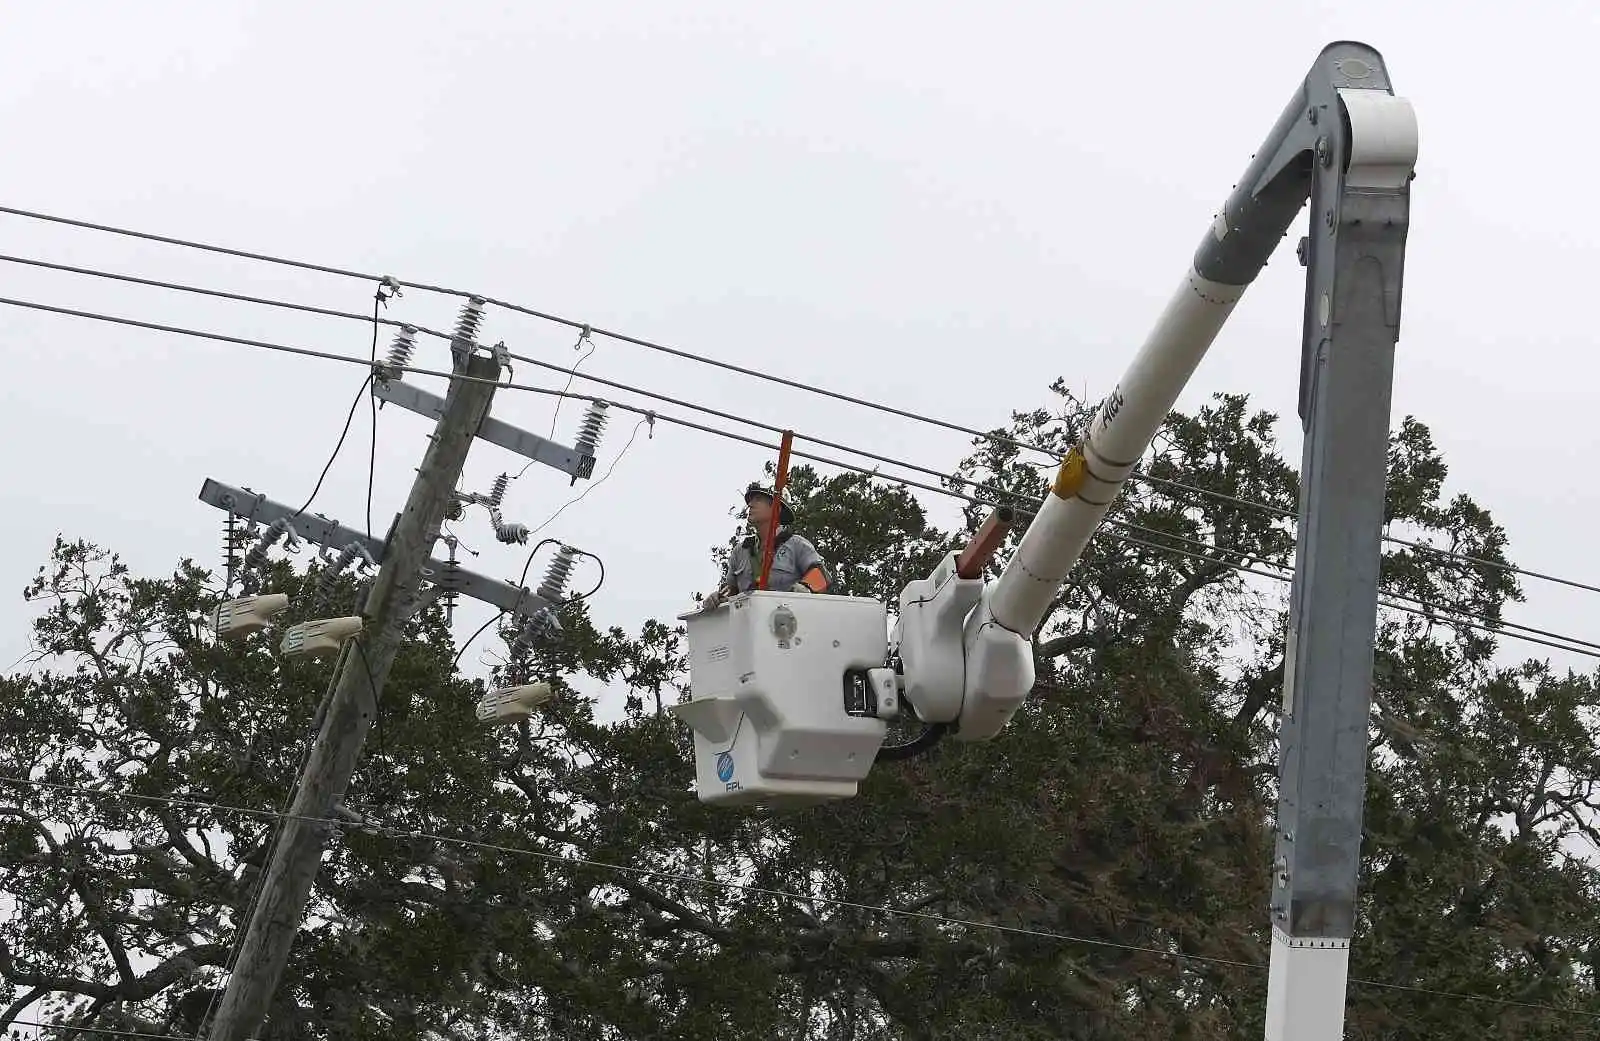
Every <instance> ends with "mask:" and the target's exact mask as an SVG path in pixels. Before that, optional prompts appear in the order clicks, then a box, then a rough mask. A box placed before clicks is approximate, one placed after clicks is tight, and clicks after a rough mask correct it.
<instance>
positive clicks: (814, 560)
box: [701, 481, 829, 611]
mask: <svg viewBox="0 0 1600 1041" xmlns="http://www.w3.org/2000/svg"><path fill="white" fill-rule="evenodd" d="M775 498H776V496H774V495H773V492H772V489H771V488H769V487H767V486H765V485H763V484H761V483H760V482H759V481H757V482H753V483H752V484H751V485H750V486H749V487H748V488H746V489H745V490H744V505H745V511H746V515H747V516H748V518H749V521H750V527H751V528H752V529H753V531H754V533H753V534H751V535H747V536H746V537H745V538H743V539H741V540H740V542H739V544H738V545H736V546H734V547H733V551H732V552H730V553H729V554H728V562H727V564H726V565H724V566H723V569H722V582H721V584H720V585H718V586H717V588H716V590H715V591H714V592H712V593H711V594H710V595H709V596H707V597H706V598H705V600H703V601H702V602H701V606H702V607H703V608H704V609H705V610H707V611H710V610H713V609H715V608H716V607H717V606H718V605H720V604H721V603H722V601H723V600H724V599H726V598H727V597H730V596H737V595H739V594H740V593H747V592H749V591H750V590H752V589H754V588H755V587H756V583H757V582H758V581H760V579H761V560H762V556H763V553H764V550H765V540H766V538H767V533H768V532H769V531H771V530H772V511H773V509H774V508H775V507H776V509H777V510H778V535H777V538H776V539H774V540H773V542H774V545H775V546H776V547H777V548H776V549H774V550H773V553H772V569H771V571H770V573H769V574H768V576H767V588H768V589H771V590H774V591H777V592H793V593H826V592H827V591H828V585H829V583H828V569H827V564H826V563H825V562H824V561H823V559H822V554H820V553H818V552H817V547H815V546H813V545H812V544H811V542H810V540H808V539H807V538H806V537H805V536H804V535H796V534H795V533H794V532H793V531H790V530H789V525H790V524H791V523H793V522H794V511H793V510H791V509H790V508H789V504H788V503H786V502H781V501H780V502H774V500H775Z"/></svg>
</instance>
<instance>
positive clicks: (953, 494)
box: [0, 297, 1600, 658]
mask: <svg viewBox="0 0 1600 1041" xmlns="http://www.w3.org/2000/svg"><path fill="white" fill-rule="evenodd" d="M0 305H9V306H15V307H23V308H31V309H35V310H42V311H48V312H51V313H55V314H64V315H69V316H72V317H77V318H88V319H93V320H95V321H103V322H110V323H114V324H118V325H128V326H132V327H135V328H143V329H151V330H155V331H158V332H167V333H173V334H176V335H182V336H191V337H196V338H199V339H208V340H217V341H220V342H224V343H232V344H237V345H240V346H246V347H256V348H260V349H263V350H270V351H280V352H283V353H288V354H296V355H302V356H305V357H312V358H320V359H323V360H326V361H337V362H343V363H345V364H353V365H361V366H364V367H367V368H368V370H369V372H370V370H371V363H370V362H369V361H368V360H367V359H364V358H356V357H351V356H349V355H343V354H336V353H333V352H330V351H319V350H313V349H310V348H305V347H292V346H289V345H286V344H278V343H272V342H269V341H264V340H254V339H249V338H246V337H239V336H230V335H227V334H224V333H214V332H206V331H203V330H196V329H188V328H184V327H182V326H173V325H165V324H161V323H155V322H145V321H141V320H139V319H134V318H125V317H122V316H118V315H107V314H101V313H97V312H93V311H81V310H77V309H75V308H66V307H57V306H54V305H50V304H41V303H37V302H33V301H26V300H13V299H9V298H4V297H0ZM394 368H396V369H398V370H399V371H403V372H411V373H416V374H418V375H423V376H438V377H442V378H445V379H456V380H458V381H462V382H491V381H488V380H480V379H474V378H473V377H468V376H464V375H458V374H453V373H448V372H443V371H440V370H437V369H428V368H422V367H419V366H412V365H402V366H395V367H394ZM496 385H497V386H498V387H499V388H500V389H502V390H516V391H523V392H526V393H532V394H544V395H553V396H556V397H568V398H574V399H579V400H586V401H606V402H607V404H610V405H612V406H614V407H616V408H619V409H622V410H623V411H627V412H632V413H634V414H636V415H639V416H641V417H646V418H650V419H659V420H660V421H662V422H664V423H670V424H673V425H676V426H681V427H684V428H687V429H691V430H698V431H701V432H703V433H707V434H711V435H713V436H715V437H721V438H726V439H728V440H732V441H739V442H742V443H744V444H748V445H751V446H754V447H756V448H760V449H763V450H764V451H768V452H775V451H777V450H778V446H777V445H775V444H771V443H768V442H763V441H760V440H757V439H756V438H753V437H747V436H745V435H743V434H738V433H735V432H733V431H731V430H723V429H720V428H717V427H712V426H707V425H706V424H703V423H696V422H694V421H693V420H688V419H683V418H681V417H678V416H671V415H666V414H663V413H658V412H656V411H654V410H653V409H646V408H642V407H640V406H637V405H631V404H628V403H626V402H620V401H607V399H604V398H599V397H596V396H594V395H590V394H578V393H574V392H570V391H560V390H554V389H552V388H549V387H536V386H532V385H529V384H521V383H498V384H496ZM641 393H646V394H648V393H649V392H641ZM830 443H831V442H830ZM840 447H841V448H842V449H843V450H845V451H849V452H852V453H854V454H863V453H861V452H859V451H858V450H855V449H851V448H849V447H847V446H840ZM791 454H792V455H793V456H794V457H795V458H799V459H808V460H810V461H812V462H817V463H821V464H823V465H825V466H832V467H836V468H838V469H841V470H848V471H852V472H855V473H860V474H864V475H866V476H868V477H871V478H877V479H880V480H892V481H894V482H895V483H898V484H901V485H904V486H906V487H910V488H918V489H921V490H924V491H928V492H931V493H933V494H935V495H943V496H947V497H950V498H954V499H960V500H964V501H966V502H969V503H971V504H974V505H979V506H997V505H1002V503H1000V502H997V501H995V500H994V499H991V498H985V497H982V496H976V495H968V494H965V493H963V492H958V491H955V490H954V489H951V488H942V487H939V486H937V485H931V484H928V483H926V482H923V481H916V480H913V479H911V478H906V477H901V476H898V475H885V474H882V473H879V472H878V471H876V470H873V469H868V468H866V467H863V466H860V465H858V464H855V463H849V462H845V461H843V460H839V459H834V458H832V457H829V456H823V455H817V454H815V453H811V452H806V451H803V450H798V449H796V450H794V451H793V452H792V453H791ZM990 490H991V491H992V492H993V493H994V494H996V495H1003V496H1007V497H1011V498H1013V499H1016V500H1018V501H1020V496H1017V495H1016V493H1014V492H1007V491H1004V490H1000V489H990ZM1017 512H1018V513H1019V514H1020V515H1022V516H1026V517H1031V516H1032V515H1033V513H1034V511H1033V510H1031V509H1026V508H1024V509H1020V510H1018V511H1017ZM1163 534H1164V533H1163ZM1111 537H1113V538H1119V539H1122V540H1123V541H1128V537H1127V536H1123V535H1115V534H1113V535H1112V536H1111ZM1167 537H1172V536H1167ZM1150 548H1153V549H1160V550H1165V551H1167V552H1178V553H1182V551H1180V550H1176V549H1173V548H1171V547H1161V546H1154V545H1151V546H1150ZM1235 552H1238V551H1235ZM1183 555H1185V556H1191V557H1193V556H1194V554H1192V553H1183ZM1200 559H1204V560H1211V561H1212V562H1214V563H1221V564H1225V565H1226V566H1229V567H1233V568H1235V570H1238V567H1237V565H1233V564H1229V563H1228V562H1226V561H1219V560H1216V558H1213V557H1202V558H1200ZM1268 577H1272V576H1268ZM1393 595H1394V596H1395V597H1397V598H1400V599H1407V600H1411V601H1412V602H1413V603H1417V604H1421V605H1423V607H1424V608H1426V610H1418V609H1417V608H1412V607H1405V606H1402V605H1400V604H1396V603H1392V602H1391V603H1385V606H1389V607H1392V608H1395V609H1397V610H1401V611H1406V612H1408V613H1410V614H1415V615H1419V616H1421V617H1424V618H1427V619H1429V620H1431V621H1437V622H1444V623H1447V624H1451V625H1462V626H1465V627H1467V628H1472V629H1478V630H1481V631H1484V632H1488V633H1491V634H1495V635H1501V636H1506V637H1509V638H1511V639H1519V640H1523V641H1525V642H1528V643H1534V644H1539V645H1542V646H1547V647H1552V648H1555V649H1557V650H1565V651H1570V652H1572V653H1576V654H1582V655H1586V656H1589V657H1597V658H1600V652H1595V651H1587V650H1583V649H1581V648H1580V647H1577V646H1572V645H1570V644H1568V645H1563V644H1556V643H1550V642H1548V641H1546V640H1542V639H1537V638H1535V636H1531V635H1530V636H1524V635H1521V634H1520V633H1517V632H1509V631H1502V630H1504V629H1506V628H1509V627H1511V626H1512V625H1514V624H1515V623H1505V622H1500V621H1498V620H1495V619H1490V618H1484V617H1482V616H1478V615H1471V614H1467V613H1465V612H1451V611H1449V609H1439V608H1436V607H1433V606H1432V605H1429V604H1427V602H1426V601H1422V600H1420V599H1417V598H1414V597H1404V596H1402V595H1401V594H1393ZM1496 627H1499V628H1496ZM1517 628H1528V627H1523V626H1518V627H1517ZM1530 631H1531V632H1533V633H1536V634H1542V635H1548V636H1552V637H1555V638H1557V639H1562V640H1569V641H1572V642H1573V643H1583V642H1587V641H1581V640H1578V638H1576V637H1567V636H1562V635H1560V634H1555V633H1547V632H1545V631H1544V630H1530Z"/></svg>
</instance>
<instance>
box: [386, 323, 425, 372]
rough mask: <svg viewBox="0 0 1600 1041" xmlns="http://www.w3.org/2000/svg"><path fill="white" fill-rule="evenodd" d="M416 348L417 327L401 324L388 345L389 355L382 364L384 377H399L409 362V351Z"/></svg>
mask: <svg viewBox="0 0 1600 1041" xmlns="http://www.w3.org/2000/svg"><path fill="white" fill-rule="evenodd" d="M416 349H417V327H416V326H414V325H402V326H401V327H400V331H399V332H397V333H395V335H394V343H392V344H390V345H389V357H388V359H387V360H386V361H385V362H384V364H383V378H384V379H390V380H394V379H399V378H400V375H401V373H402V371H403V370H404V368H405V366H407V365H410V364H411V352H412V351H414V350H416Z"/></svg>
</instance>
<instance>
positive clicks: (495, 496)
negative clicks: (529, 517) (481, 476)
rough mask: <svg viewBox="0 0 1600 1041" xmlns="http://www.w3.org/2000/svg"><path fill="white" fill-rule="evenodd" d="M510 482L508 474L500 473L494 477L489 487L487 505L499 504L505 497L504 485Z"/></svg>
mask: <svg viewBox="0 0 1600 1041" xmlns="http://www.w3.org/2000/svg"><path fill="white" fill-rule="evenodd" d="M510 483H511V475H510V474H501V475H500V476H499V477H496V478H495V479H494V487H492V488H490V489H489V505H490V506H499V505H500V503H501V502H502V501H503V500H504V499H505V497H506V485H508V484H510Z"/></svg>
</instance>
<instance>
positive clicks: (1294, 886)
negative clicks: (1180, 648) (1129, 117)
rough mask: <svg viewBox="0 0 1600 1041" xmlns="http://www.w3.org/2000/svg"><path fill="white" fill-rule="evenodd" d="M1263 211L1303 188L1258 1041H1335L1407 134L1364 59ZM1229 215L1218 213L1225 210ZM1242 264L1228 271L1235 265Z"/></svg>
mask: <svg viewBox="0 0 1600 1041" xmlns="http://www.w3.org/2000/svg"><path fill="white" fill-rule="evenodd" d="M1283 123H1287V124H1288V126H1287V132H1286V133H1285V134H1284V135H1283V136H1284V138H1285V145H1284V147H1283V149H1282V150H1281V152H1280V154H1278V155H1276V156H1273V157H1271V159H1270V160H1269V163H1270V165H1269V166H1268V167H1267V169H1266V170H1264V171H1263V172H1264V174H1265V175H1266V177H1267V180H1266V181H1265V182H1264V183H1265V184H1266V185H1267V188H1268V193H1269V197H1270V198H1274V199H1276V198H1277V197H1279V196H1283V197H1286V196H1287V195H1288V193H1289V189H1288V188H1287V187H1284V188H1281V189H1280V188H1278V187H1277V186H1278V185H1280V184H1281V185H1285V186H1287V185H1290V184H1293V185H1295V186H1296V187H1295V189H1294V190H1295V191H1298V190H1299V189H1298V186H1299V185H1301V184H1303V183H1305V182H1306V181H1307V179H1308V178H1309V181H1310V185H1309V186H1310V189H1311V222H1310V223H1311V228H1310V234H1309V236H1308V237H1307V238H1306V239H1304V240H1303V241H1302V242H1301V246H1300V256H1301V260H1302V262H1303V263H1305V264H1306V265H1307V266H1308V268H1309V271H1308V273H1307V280H1306V300H1305V316H1304V338H1303V342H1302V351H1301V366H1300V415H1301V418H1302V421H1303V423H1304V427H1305V434H1306V437H1305V448H1304V453H1303V459H1302V464H1301V499H1300V514H1299V537H1298V540H1297V544H1296V549H1295V577H1294V584H1293V589H1292V593H1291V607H1290V617H1289V629H1288V642H1287V648H1286V658H1285V668H1284V704H1283V715H1282V719H1281V723H1280V729H1279V803H1278V814H1277V826H1278V834H1277V839H1276V852H1275V856H1274V866H1273V873H1272V897H1271V914H1272V927H1273V941H1272V952H1271V965H1270V969H1269V973H1268V990H1267V1019H1266V1035H1265V1036H1266V1038H1267V1041H1340V1039H1342V1038H1343V1037H1344V1021H1345V995H1346V984H1347V978H1348V970H1349V956H1350V952H1349V947H1350V938H1351V935H1352V934H1353V931H1354V927H1355V915H1356V899H1357V878H1358V873H1359V868H1360V859H1361V834H1362V819H1363V810H1364V801H1365V791H1366V774H1367V767H1368V755H1367V733H1368V716H1369V713H1370V710H1371V685H1372V664H1373V652H1374V644H1375V633H1376V626H1377V609H1378V577H1379V566H1380V563H1381V557H1382V554H1381V536H1382V529H1383V520H1384V501H1385V492H1386V489H1387V477H1388V450H1389V419H1390V399H1391V392H1392V388H1393V382H1394V379H1393V373H1394V348H1395V343H1396V341H1397V340H1398V338H1399V330H1400V303H1401V287H1402V283H1403V280H1404V266H1405V247H1406V238H1407V234H1408V231H1409V226H1410V181H1411V178H1412V176H1413V169H1414V166H1415V162H1416V158H1417V151H1418V135H1417V125H1416V120H1415V116H1414V115H1413V113H1412V110H1411V107H1410V106H1409V105H1408V104H1407V103H1406V102H1404V101H1403V100H1401V99H1398V98H1396V97H1394V96H1393V94H1392V92H1391V89H1390V85H1389V78H1388V73H1387V70H1386V69H1385V68H1384V65H1383V60H1382V58H1380V57H1379V56H1378V54H1377V52H1376V51H1373V50H1372V49H1370V48H1367V47H1363V46H1361V45H1359V44H1349V43H1345V44H1335V45H1334V46H1332V47H1330V48H1328V49H1327V50H1325V51H1324V52H1323V54H1322V56H1321V57H1320V58H1319V59H1318V61H1317V64H1316V65H1315V66H1314V67H1313V68H1312V71H1311V75H1310V76H1308V77H1307V79H1306V82H1305V86H1304V88H1303V91H1302V97H1300V98H1297V99H1296V102H1295V103H1294V104H1293V105H1291V108H1290V109H1289V110H1287V111H1286V112H1285V114H1284V121H1283V122H1282V123H1280V126H1282V125H1283ZM1230 202H1231V200H1230ZM1243 252H1244V251H1240V253H1239V254H1237V255H1235V256H1234V257H1232V258H1229V259H1230V261H1231V262H1232V263H1234V264H1236V265H1243V264H1245V263H1247V262H1248V260H1247V258H1246V257H1245V256H1244V255H1243Z"/></svg>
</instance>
